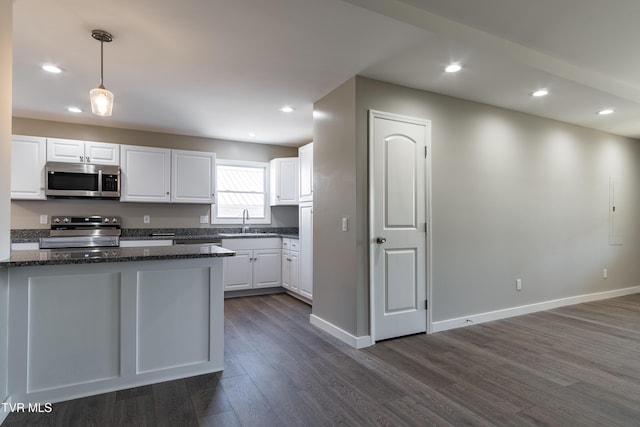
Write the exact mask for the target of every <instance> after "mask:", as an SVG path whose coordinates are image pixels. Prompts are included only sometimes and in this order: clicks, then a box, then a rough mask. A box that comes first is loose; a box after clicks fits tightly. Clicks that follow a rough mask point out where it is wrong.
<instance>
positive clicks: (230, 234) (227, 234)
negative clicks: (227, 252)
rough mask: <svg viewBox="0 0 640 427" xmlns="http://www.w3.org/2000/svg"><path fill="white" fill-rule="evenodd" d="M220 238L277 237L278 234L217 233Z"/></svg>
mask: <svg viewBox="0 0 640 427" xmlns="http://www.w3.org/2000/svg"><path fill="white" fill-rule="evenodd" d="M218 236H220V237H223V238H224V237H277V236H278V233H251V232H250V233H218Z"/></svg>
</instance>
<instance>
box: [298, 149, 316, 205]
mask: <svg viewBox="0 0 640 427" xmlns="http://www.w3.org/2000/svg"><path fill="white" fill-rule="evenodd" d="M298 160H299V175H300V185H299V187H300V193H299V197H298V199H299V201H300V202H310V201H312V200H313V142H310V143H309V144H307V145H303V146H302V147H300V148H298Z"/></svg>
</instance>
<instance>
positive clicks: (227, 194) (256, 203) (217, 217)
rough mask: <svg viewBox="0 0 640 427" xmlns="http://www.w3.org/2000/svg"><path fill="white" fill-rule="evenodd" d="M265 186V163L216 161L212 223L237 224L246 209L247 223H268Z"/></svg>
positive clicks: (267, 198) (266, 173)
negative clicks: (247, 212)
mask: <svg viewBox="0 0 640 427" xmlns="http://www.w3.org/2000/svg"><path fill="white" fill-rule="evenodd" d="M268 188H269V164H268V163H259V162H242V161H233V160H218V161H217V162H216V203H215V204H214V205H212V206H211V209H212V212H213V215H212V217H213V220H212V222H214V223H218V224H239V223H241V222H242V212H243V211H244V210H245V209H247V210H248V211H249V224H270V223H271V210H270V209H269V193H268Z"/></svg>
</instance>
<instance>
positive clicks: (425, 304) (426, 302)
mask: <svg viewBox="0 0 640 427" xmlns="http://www.w3.org/2000/svg"><path fill="white" fill-rule="evenodd" d="M424 309H425V310H428V309H429V300H428V299H426V300H424Z"/></svg>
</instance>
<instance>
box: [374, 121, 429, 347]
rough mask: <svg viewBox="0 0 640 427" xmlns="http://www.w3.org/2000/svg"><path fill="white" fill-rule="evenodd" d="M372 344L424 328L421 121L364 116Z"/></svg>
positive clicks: (424, 128) (425, 130)
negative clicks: (366, 125)
mask: <svg viewBox="0 0 640 427" xmlns="http://www.w3.org/2000/svg"><path fill="white" fill-rule="evenodd" d="M369 123H370V135H369V150H370V156H371V157H370V161H371V164H370V185H371V195H370V203H371V212H370V214H371V218H370V224H371V231H370V233H371V234H370V236H369V237H370V243H371V251H370V256H371V260H370V262H371V278H370V280H371V299H372V304H371V310H372V316H371V321H372V328H371V329H372V331H371V332H372V338H373V340H374V341H376V340H382V339H387V338H393V337H398V336H402V335H409V334H414V333H419V332H425V331H426V328H427V316H426V294H427V252H426V248H427V215H426V213H427V180H426V177H427V173H426V170H427V167H426V166H427V161H426V156H427V154H426V153H427V151H426V150H427V144H428V140H429V135H430V125H429V122H428V121H426V120H420V119H414V118H408V117H402V116H397V115H392V114H388V113H382V112H377V111H371V112H370V120H369Z"/></svg>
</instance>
